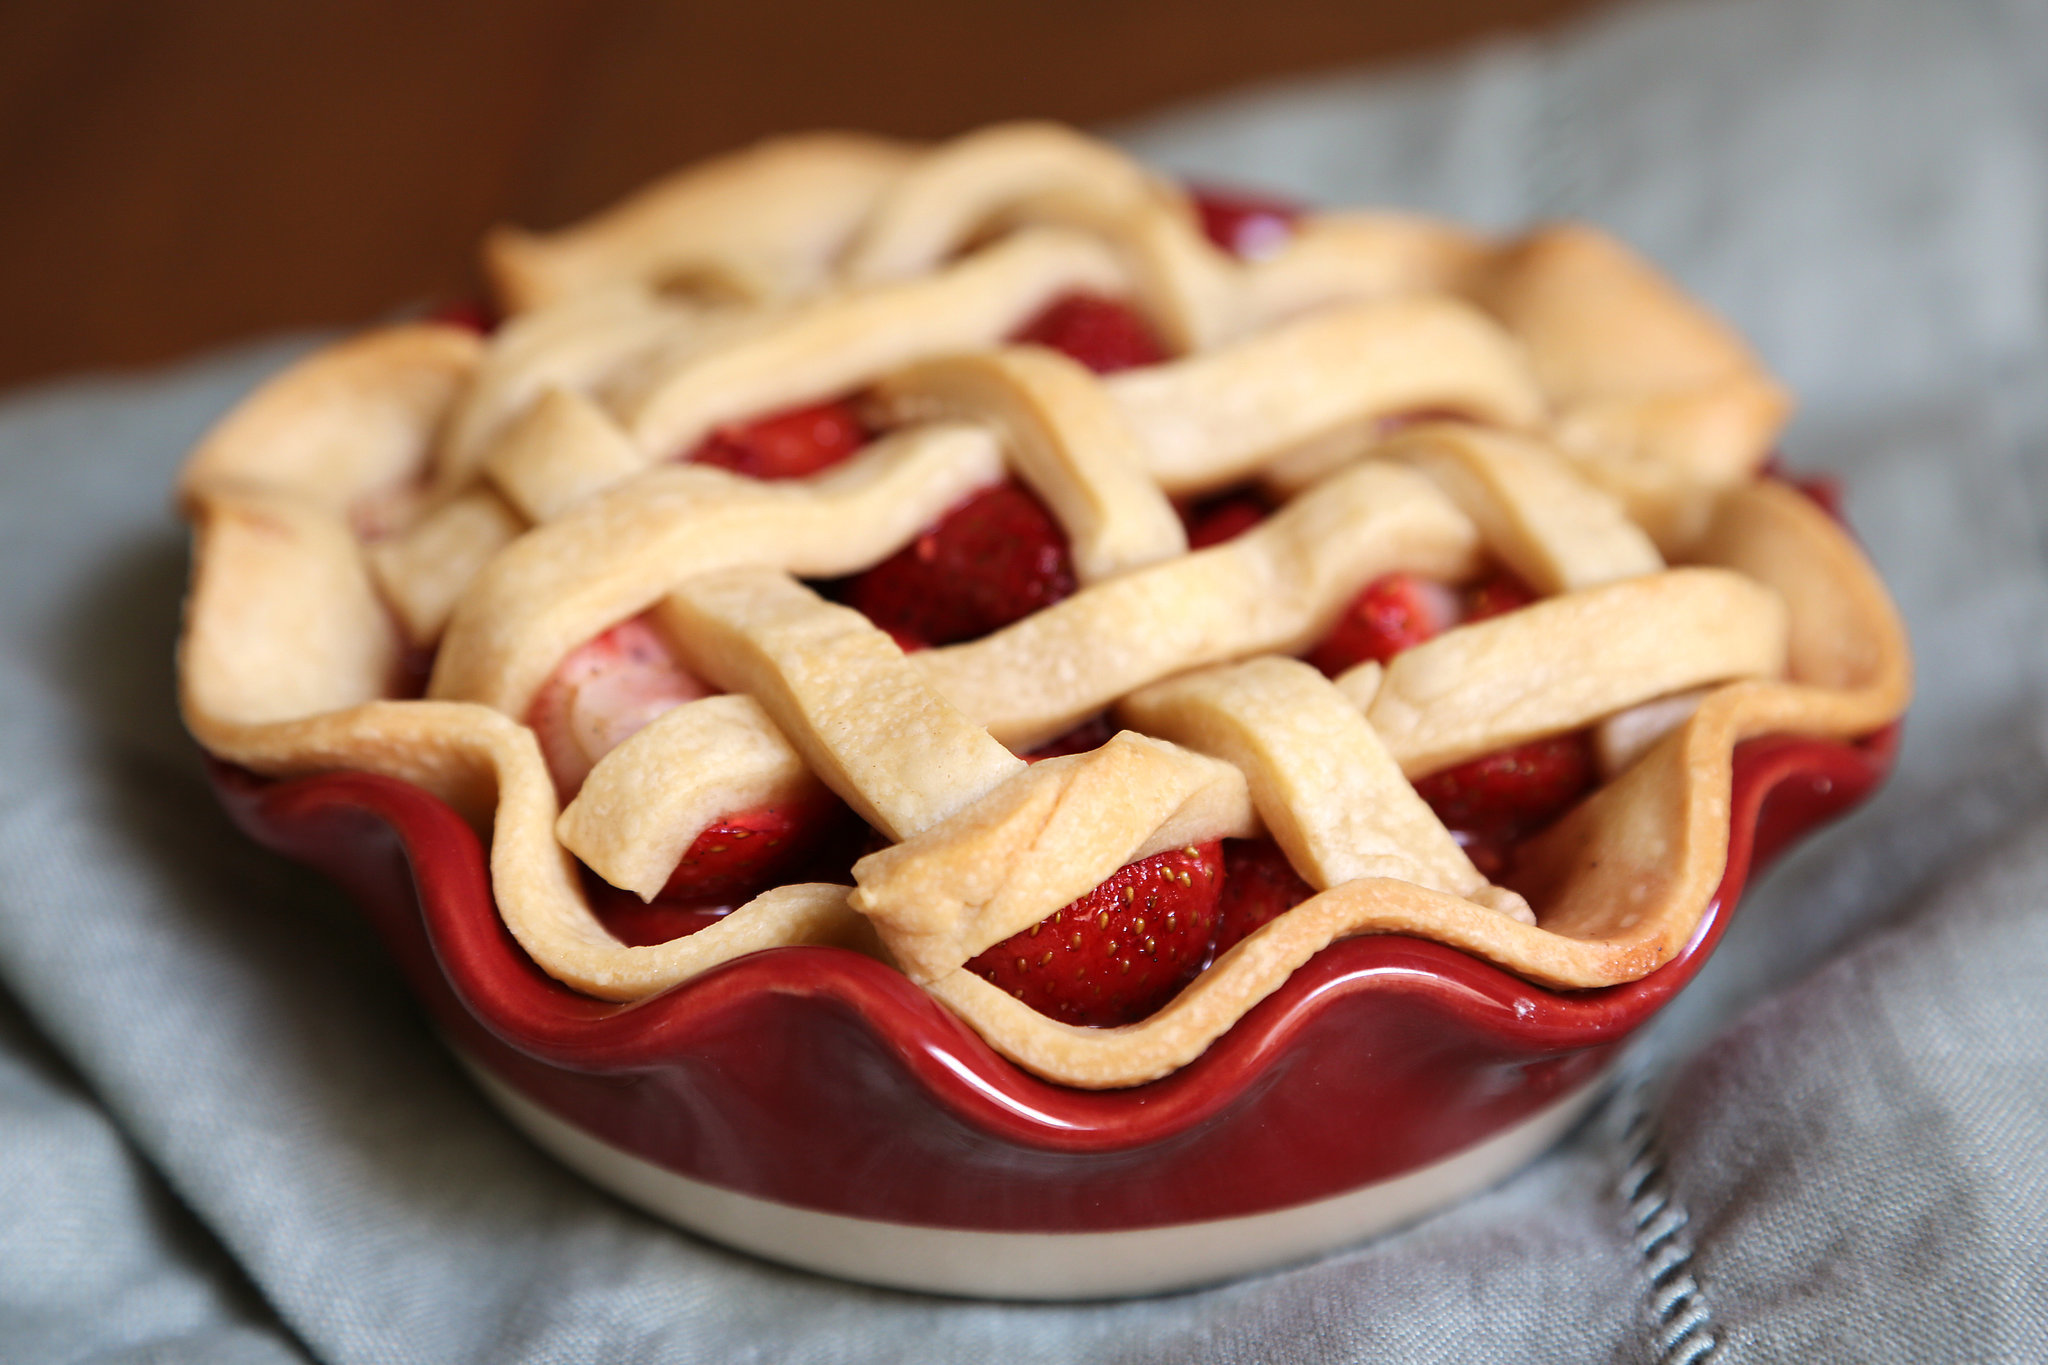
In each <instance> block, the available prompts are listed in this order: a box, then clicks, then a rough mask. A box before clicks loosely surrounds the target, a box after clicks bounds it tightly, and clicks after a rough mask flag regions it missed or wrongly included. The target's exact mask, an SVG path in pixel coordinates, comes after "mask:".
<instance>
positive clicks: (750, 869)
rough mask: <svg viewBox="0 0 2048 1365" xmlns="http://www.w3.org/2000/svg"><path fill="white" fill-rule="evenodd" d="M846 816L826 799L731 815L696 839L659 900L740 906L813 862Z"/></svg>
mask: <svg viewBox="0 0 2048 1365" xmlns="http://www.w3.org/2000/svg"><path fill="white" fill-rule="evenodd" d="M847 815H848V812H847V809H846V806H845V805H844V804H843V803H842V802H841V801H840V800H839V798H837V797H835V796H831V795H823V796H819V797H815V798H813V799H811V800H808V801H797V802H791V803H788V804H786V805H779V806H756V807H754V808H753V809H751V810H743V811H735V812H734V813H732V814H730V815H727V816H725V817H724V818H722V819H720V820H719V821H718V822H717V823H716V824H714V825H712V826H711V827H710V828H709V829H706V830H705V831H704V832H703V833H702V834H700V835H698V836H697V840H696V842H695V843H693V844H691V845H690V847H689V849H688V850H687V851H686V852H685V853H684V854H683V856H682V860H681V861H680V862H678V863H677V864H676V869H675V871H673V872H671V873H670V874H669V878H668V884H667V885H665V886H663V887H662V889H661V895H660V897H659V899H661V900H667V901H693V902H705V901H712V902H731V903H733V904H743V903H745V902H746V901H749V900H751V899H753V898H754V897H755V896H757V895H759V894H760V893H761V892H763V891H766V890H767V889H768V888H769V887H771V886H779V885H781V884H782V883H783V882H785V881H788V880H790V877H789V875H788V874H789V873H790V872H791V871H793V870H794V869H796V868H798V867H800V866H802V865H803V864H804V863H806V862H807V861H809V860H810V859H812V858H813V857H814V856H815V855H816V854H817V853H818V852H819V850H820V847H821V846H822V845H823V844H824V843H825V842H827V841H828V840H829V839H830V838H831V837H832V836H833V835H834V834H835V833H837V832H838V831H839V827H840V826H841V825H843V824H844V822H845V820H846V818H847Z"/></svg>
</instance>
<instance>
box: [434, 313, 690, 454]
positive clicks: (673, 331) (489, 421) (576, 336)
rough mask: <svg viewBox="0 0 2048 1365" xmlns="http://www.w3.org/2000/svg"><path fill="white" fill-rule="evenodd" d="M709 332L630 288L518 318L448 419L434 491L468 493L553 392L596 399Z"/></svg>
mask: <svg viewBox="0 0 2048 1365" xmlns="http://www.w3.org/2000/svg"><path fill="white" fill-rule="evenodd" d="M711 326H712V324H711V323H710V322H709V320H708V319H706V318H705V317H704V316H703V313H702V310H699V309H693V308H690V307H687V306H685V305H683V304H679V303H677V302H676V301H674V300H672V299H664V298H659V297H656V296H655V295H652V294H648V293H645V292H643V291H641V290H639V289H635V288H630V287H628V288H614V289H609V290H605V291H602V292H600V293H596V294H589V295H584V296H581V297H577V298H571V299H566V300H564V301H563V302H561V303H558V304H554V305H552V306H550V307H547V308H543V309H541V310H539V311H538V312H532V313H528V314H526V315H525V316H523V317H516V318H513V319H512V320H511V321H509V322H507V323H506V324H505V325H504V326H502V327H500V328H499V329H498V330H497V332H496V333H494V334H493V335H492V337H491V340H490V344H489V346H488V347H486V348H485V350H484V356H483V363H482V365H480V366H479V367H478V369H477V373H476V379H475V381H474V382H473V383H471V384H470V386H469V387H468V389H467V391H465V392H464V393H463V394H462V395H461V397H460V398H459V399H458V401H457V402H456V404H455V407H454V410H453V411H452V412H450V413H449V415H448V422H447V427H446V430H445V432H444V433H443V435H442V439H441V442H440V448H439V450H438V451H437V452H436V454H435V458H434V487H435V488H436V489H437V490H438V491H440V492H443V493H445V492H448V491H450V490H452V489H456V488H461V487H463V486H465V485H467V484H468V483H469V481H470V480H471V479H472V478H474V477H475V475H476V473H477V469H478V466H479V465H480V464H481V463H482V462H483V458H484V456H485V455H486V454H487V453H488V452H489V450H490V448H491V444H492V442H494V441H495V440H496V439H497V438H498V436H499V435H500V434H501V433H502V432H503V431H504V429H505V427H506V426H507V425H509V424H510V423H511V422H512V421H513V420H514V419H516V418H517V417H518V416H519V415H520V414H521V413H523V412H525V411H526V409H527V407H528V406H529V405H530V404H532V403H533V401H534V400H535V399H536V398H538V397H539V396H540V395H541V394H542V393H544V392H546V391H547V390H548V389H550V388H560V389H567V390H569V391H570V392H572V393H581V394H590V393H595V392H596V391H597V390H598V388H599V387H600V386H601V384H602V383H603V381H604V380H605V379H606V378H608V377H609V376H611V375H613V374H615V373H617V372H618V371H620V370H622V369H623V368H625V367H626V366H627V365H628V364H630V363H631V362H632V361H633V359H634V358H635V357H637V356H641V355H644V354H647V353H649V352H651V351H653V350H654V349H655V348H656V347H658V346H659V345H660V344H661V343H663V342H665V341H669V342H672V341H674V340H675V339H676V338H677V337H678V336H681V335H692V334H695V333H697V332H699V331H702V330H705V329H707V328H709V327H711Z"/></svg>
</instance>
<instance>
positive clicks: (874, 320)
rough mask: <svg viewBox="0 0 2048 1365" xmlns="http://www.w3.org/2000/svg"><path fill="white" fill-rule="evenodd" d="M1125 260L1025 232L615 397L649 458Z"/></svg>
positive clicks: (1005, 320) (897, 361)
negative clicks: (926, 275)
mask: <svg viewBox="0 0 2048 1365" xmlns="http://www.w3.org/2000/svg"><path fill="white" fill-rule="evenodd" d="M1122 280H1123V271H1122V269H1121V268H1120V267H1119V266H1118V265H1117V263H1116V260H1115V258H1114V257H1113V256H1111V255H1110V254H1109V253H1108V252H1107V251H1106V250H1105V249H1104V248H1103V247H1102V246H1101V244H1100V243H1098V242H1096V241H1095V240H1093V239H1092V238H1089V237H1083V236H1079V235H1076V234H1073V233H1069V232H1065V231H1062V230H1059V229H1054V228H1038V229H1033V230H1031V231H1028V232H1021V233H1018V234H1017V235H1016V236H1014V237H1011V238H1009V239H1008V240H1006V241H1003V242H1000V243H998V244H997V245H995V246H992V247H990V248H989V249H987V250H986V251H983V252H980V253H978V254H976V255H974V256H970V257H968V258H967V259H966V260H965V261H962V262H961V263H960V264H958V265H955V266H952V267H951V268H949V269H947V270H945V271H943V272H941V273H939V274H936V275H933V276H930V277H929V278H925V279H917V280H908V281H904V282H902V283H899V284H884V285H877V286H874V287H872V288H869V289H864V290H860V291H857V292H853V293H847V294H840V295H834V296H831V297H828V298H825V299H822V300H820V301H818V302H816V303H814V304H811V305H809V306H808V307H806V308H804V309H803V310H801V311H799V312H797V313H795V314H793V315H791V316H790V317H789V318H788V319H787V320H786V321H784V322H783V323H782V325H780V326H777V327H774V328H772V329H770V330H768V331H766V332H763V333H760V334H758V335H754V336H749V337H745V338H743V339H741V340H739V341H736V342H734V343H733V344H731V345H728V346H723V347H713V348H710V349H708V350H703V351H693V352H692V353H690V354H688V355H687V356H685V357H683V358H682V359H681V360H680V361H679V362H677V363H675V364H673V365H671V366H665V367H662V366H657V367H655V368H653V369H652V370H651V372H650V373H648V374H647V375H645V376H644V377H642V378H639V379H637V380H636V381H635V382H634V383H633V384H632V385H631V386H630V387H623V388H620V389H619V390H617V391H616V392H615V394H614V401H615V402H616V403H617V404H618V410H619V412H620V415H621V417H622V419H623V420H624V422H625V424H626V426H627V429H628V430H630V431H631V432H632V434H633V440H634V442H635V443H636V444H637V445H638V446H639V447H640V450H641V451H642V453H643V454H644V455H645V456H646V458H647V459H648V460H649V461H650V462H652V461H654V460H657V459H662V458H665V457H667V456H670V455H674V454H679V453H681V452H683V451H685V450H688V449H689V448H690V447H692V446H694V445H695V444H696V443H697V442H698V441H699V440H701V439H703V437H704V436H705V434H706V433H708V432H709V431H710V430H711V429H712V428H713V427H714V426H716V425H717V424H718V423H720V422H729V421H738V420H741V419H744V418H749V417H756V416H759V415H761V414H763V413H768V412H774V411H777V410H779V409H782V408H787V407H793V406H795V405H797V404H800V403H808V402H815V401H817V400H819V399H825V398H831V397H834V396H836V395H838V394H843V393H847V392H850V391H852V390H854V389H858V388H860V387H861V386H863V385H865V384H868V383H871V382H872V381H874V380H875V379H877V378H879V377H880V376H882V375H884V374H887V373H889V372H890V371H891V370H897V369H901V368H903V367H904V366H906V365H911V364H914V363H916V362H917V361H920V360H926V359H930V358H933V357H936V356H941V355H946V354H948V353H951V352H954V351H965V350H975V349H979V348H982V347H986V346H989V345H992V344H994V343H995V342H997V341H998V340H1000V339H1001V338H1003V337H1005V336H1007V335H1009V334H1010V333H1011V332H1013V331H1015V330H1016V329H1017V328H1018V327H1020V326H1022V325H1023V324H1024V323H1025V322H1027V321H1029V320H1030V318H1031V316H1032V314H1034V313H1036V312H1037V311H1038V310H1039V309H1041V308H1042V307H1044V306H1045V305H1046V304H1047V303H1049V302H1051V301H1052V300H1053V299H1055V298H1057V297H1058V296H1059V295H1061V294H1064V293H1067V292H1068V291H1070V290H1076V289H1085V290H1095V291H1098V292H1114V291H1115V290H1116V289H1117V288H1118V287H1119V285H1120V284H1121V283H1122Z"/></svg>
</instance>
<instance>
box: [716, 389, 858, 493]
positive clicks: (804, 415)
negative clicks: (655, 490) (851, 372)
mask: <svg viewBox="0 0 2048 1365" xmlns="http://www.w3.org/2000/svg"><path fill="white" fill-rule="evenodd" d="M867 440H868V429H867V427H866V426H865V425H864V424H862V422H861V420H860V414H859V413H857V412H855V411H854V410H853V405H852V404H850V403H846V402H843V401H840V402H831V403H814V404H812V405H811V406H810V407H805V408H790V409H789V410H787V411H785V412H778V413H773V414H771V415H769V416H767V417H758V418H756V419H754V420H753V421H751V422H746V423H741V424H735V425H728V426H722V427H719V428H718V429H717V430H715V431H713V432H712V433H711V434H710V435H709V436H707V437H705V438H704V442H703V444H702V445H700V446H698V447H697V448H696V449H695V450H693V451H691V452H690V456H689V458H690V459H691V460H692V461H694V462H695V463H697V464H709V465H716V466H718V467H719V468H720V469H730V470H731V471H732V472H733V473H735V474H744V475H746V476H747V477H748V478H750V479H801V478H803V477H804V476H805V475H808V474H816V473H817V472H818V471H819V470H822V469H830V468H831V467H832V466H833V465H835V464H838V463H839V462H840V461H841V460H843V459H845V458H846V457H847V456H849V455H851V454H853V452H854V451H856V450H859V449H860V448H861V447H862V446H863V445H866V444H867Z"/></svg>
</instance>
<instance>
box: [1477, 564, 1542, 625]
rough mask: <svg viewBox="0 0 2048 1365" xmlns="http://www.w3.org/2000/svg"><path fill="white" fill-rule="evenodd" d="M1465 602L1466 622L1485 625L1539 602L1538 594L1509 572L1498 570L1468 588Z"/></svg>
mask: <svg viewBox="0 0 2048 1365" xmlns="http://www.w3.org/2000/svg"><path fill="white" fill-rule="evenodd" d="M1464 600H1465V620H1466V621H1484V620H1486V619H1487V618H1488V617H1490V616H1505V615H1506V614H1507V613H1508V612H1511V611H1519V610H1521V609H1522V608H1523V607H1526V606H1528V605H1529V604H1530V603H1531V602H1534V601H1535V600H1536V590H1535V589H1533V588H1531V587H1530V586H1529V585H1528V584H1527V583H1524V582H1523V581H1522V580H1521V579H1519V578H1517V577H1515V575H1513V574H1511V573H1509V572H1508V571H1507V570H1506V569H1495V570H1494V571H1493V572H1492V573H1490V574H1488V575H1487V576H1486V577H1484V578H1482V579H1480V580H1479V581H1478V582H1477V583H1474V584H1472V585H1470V586H1469V587H1467V588H1466V589H1465V593H1464Z"/></svg>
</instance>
